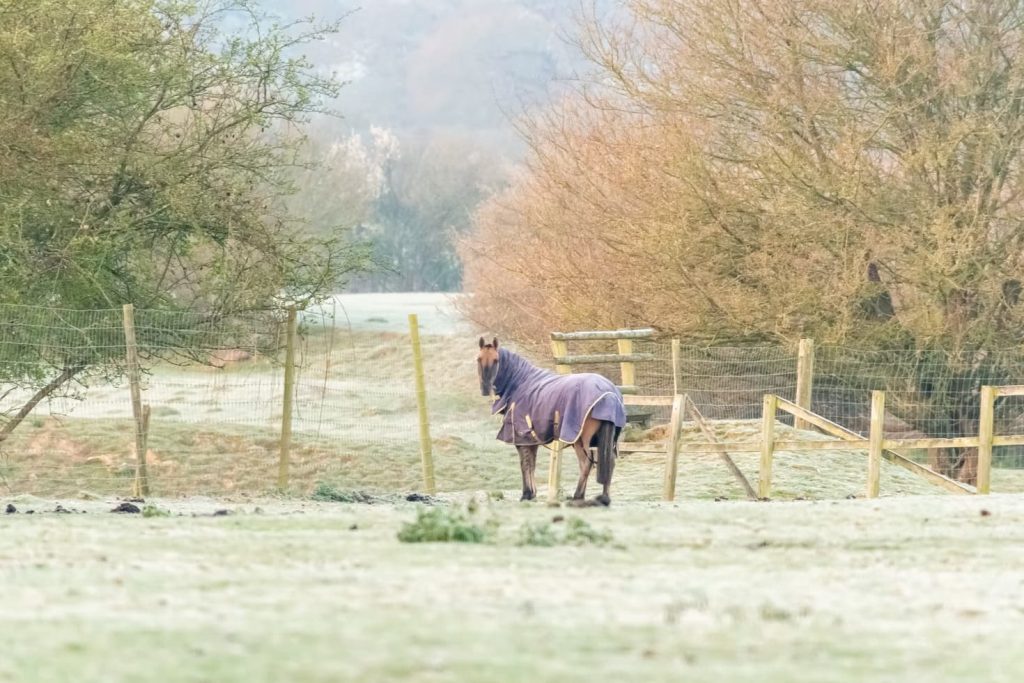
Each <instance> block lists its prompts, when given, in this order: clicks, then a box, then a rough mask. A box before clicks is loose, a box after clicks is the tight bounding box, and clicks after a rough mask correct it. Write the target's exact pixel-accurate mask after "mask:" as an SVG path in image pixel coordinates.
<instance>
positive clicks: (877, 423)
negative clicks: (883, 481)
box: [868, 390, 885, 498]
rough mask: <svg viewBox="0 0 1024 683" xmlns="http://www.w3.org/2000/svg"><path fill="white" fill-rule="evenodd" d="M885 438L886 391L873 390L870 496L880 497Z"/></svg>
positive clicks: (870, 441) (869, 450) (869, 475)
mask: <svg viewBox="0 0 1024 683" xmlns="http://www.w3.org/2000/svg"><path fill="white" fill-rule="evenodd" d="M884 440H885V392H884V391H877V390H876V391H872V392H871V431H870V432H869V433H868V498H878V490H879V480H880V478H881V474H882V445H883V442H884Z"/></svg>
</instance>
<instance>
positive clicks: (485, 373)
mask: <svg viewBox="0 0 1024 683" xmlns="http://www.w3.org/2000/svg"><path fill="white" fill-rule="evenodd" d="M476 374H477V376H478V377H479V378H480V393H481V394H483V395H484V396H493V395H494V384H495V382H496V381H497V379H498V339H497V337H495V338H494V340H492V341H491V343H490V344H488V343H487V342H485V341H484V338H483V337H480V352H479V353H477V354H476Z"/></svg>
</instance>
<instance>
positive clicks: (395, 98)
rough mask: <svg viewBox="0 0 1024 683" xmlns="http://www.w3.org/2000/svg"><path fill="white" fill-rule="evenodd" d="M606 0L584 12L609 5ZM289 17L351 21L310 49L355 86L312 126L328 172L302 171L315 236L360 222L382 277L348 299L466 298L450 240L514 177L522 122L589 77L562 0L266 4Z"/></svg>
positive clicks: (314, 145)
mask: <svg viewBox="0 0 1024 683" xmlns="http://www.w3.org/2000/svg"><path fill="white" fill-rule="evenodd" d="M608 4H609V3H608V2H603V3H597V4H596V5H594V4H588V5H587V6H586V8H587V11H592V10H595V9H596V10H598V11H600V9H601V6H602V5H608ZM262 8H263V9H264V10H265V11H266V12H267V13H268V14H270V15H272V16H274V17H276V18H279V19H280V21H282V22H288V21H294V20H297V19H300V18H304V17H308V16H310V15H315V16H316V17H317V18H318V19H321V20H328V21H329V20H334V19H338V18H342V17H343V21H342V26H341V31H340V33H338V34H337V35H335V36H333V37H332V38H331V39H329V40H327V41H324V42H320V43H315V44H313V45H310V46H307V48H308V49H307V50H306V55H307V57H308V58H309V59H310V60H311V61H312V62H313V63H314V64H315V66H316V67H317V68H318V69H321V70H324V71H325V72H333V73H335V74H337V75H338V76H339V77H340V78H341V79H342V80H344V81H346V82H347V85H346V86H345V87H344V88H343V90H342V92H341V95H340V97H339V98H338V100H337V103H336V108H337V110H338V112H339V113H340V114H341V116H342V118H326V117H324V118H320V119H318V120H316V121H315V122H314V123H313V125H312V126H311V127H310V132H309V135H310V147H309V151H310V154H311V155H312V156H313V157H314V158H315V159H316V160H318V161H321V162H324V168H322V169H320V170H318V171H316V172H310V173H305V174H299V177H297V178H296V182H297V184H298V186H299V193H298V195H297V196H296V197H295V198H294V201H295V203H296V205H295V207H294V208H295V209H296V210H297V211H298V212H299V213H300V214H303V215H305V216H307V217H308V220H309V222H310V228H311V229H312V230H314V231H315V230H326V229H328V228H329V227H330V226H332V225H343V226H352V228H353V233H354V235H355V236H356V237H357V238H360V239H363V240H367V241H369V242H370V243H372V245H373V249H374V256H375V260H376V261H377V263H378V265H379V269H378V270H377V271H376V272H374V273H373V274H371V275H368V276H364V277H361V278H359V279H357V280H356V281H354V282H353V283H352V284H351V285H350V287H349V289H350V290H352V291H393V292H398V291H457V290H459V289H460V287H461V269H460V266H459V263H458V259H457V258H456V256H455V252H454V248H453V241H454V239H455V237H456V236H457V235H459V234H462V233H464V232H465V231H466V230H468V228H469V226H470V223H471V220H472V214H473V211H474V209H475V207H476V206H478V205H479V204H480V202H481V201H483V200H485V199H486V198H488V197H489V196H491V195H493V194H494V193H495V192H498V191H500V190H501V189H502V188H503V187H504V186H505V185H506V183H507V181H508V179H509V177H510V174H511V173H512V171H513V169H514V168H515V165H516V164H517V163H518V162H519V161H520V160H521V159H522V157H523V155H524V153H525V146H524V144H523V143H522V141H521V140H520V139H519V137H518V136H517V134H516V130H515V122H516V119H517V118H518V117H520V116H522V115H523V113H524V112H526V111H529V110H530V109H533V108H535V107H539V106H542V105H545V104H548V103H550V102H552V101H553V100H555V99H556V98H558V97H559V95H560V93H562V92H564V91H565V89H567V88H568V87H570V85H571V83H572V82H573V81H574V80H576V79H577V78H579V77H580V75H581V74H584V73H585V72H586V64H585V62H584V59H583V56H582V54H581V53H580V51H579V50H578V48H577V47H576V45H575V44H574V42H573V34H574V32H575V29H576V26H577V22H578V18H579V16H580V12H581V10H582V8H581V5H579V4H577V3H575V2H566V0H367V1H366V2H364V3H362V4H360V3H357V2H349V1H347V0H342V1H340V2H339V1H338V0H263V2H262Z"/></svg>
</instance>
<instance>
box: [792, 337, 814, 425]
mask: <svg viewBox="0 0 1024 683" xmlns="http://www.w3.org/2000/svg"><path fill="white" fill-rule="evenodd" d="M813 391H814V340H813V339H801V340H800V349H799V351H798V352H797V357H796V400H795V401H794V403H796V404H797V405H798V406H800V407H801V408H803V409H805V410H810V409H811V394H812V393H813ZM793 427H794V428H796V429H810V428H811V425H810V423H808V422H806V421H804V420H802V419H800V418H795V419H794V420H793Z"/></svg>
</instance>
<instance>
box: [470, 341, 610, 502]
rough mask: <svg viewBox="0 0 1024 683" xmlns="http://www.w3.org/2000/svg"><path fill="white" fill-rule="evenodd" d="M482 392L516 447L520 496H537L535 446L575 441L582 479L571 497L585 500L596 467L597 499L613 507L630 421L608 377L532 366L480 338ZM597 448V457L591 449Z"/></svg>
mask: <svg viewBox="0 0 1024 683" xmlns="http://www.w3.org/2000/svg"><path fill="white" fill-rule="evenodd" d="M476 363H477V375H478V376H479V378H480V393H481V394H483V395H484V396H488V397H491V398H492V401H493V402H492V404H491V413H492V414H500V415H502V416H503V419H502V425H501V429H500V430H499V431H498V437H497V438H498V439H499V440H500V441H504V442H506V443H509V444H512V445H513V446H515V448H516V450H517V451H518V452H519V466H520V469H521V470H522V474H523V495H522V497H521V498H520V500H525V501H528V500H533V499H534V498H536V497H537V487H536V484H535V483H534V472H535V470H536V469H537V448H538V447H539V446H547V445H549V444H551V443H552V442H554V441H556V440H557V441H561V442H563V443H569V444H572V447H573V450H575V451H576V458H577V460H578V461H579V467H580V479H579V482H578V483H577V484H576V491H575V493H573V496H572V500H573V501H574V502H575V503H576V504H582V501H583V500H584V498H585V497H586V492H587V480H588V479H589V478H590V470H591V468H592V467H593V466H594V465H595V464H596V465H597V482H598V483H599V484H601V485H602V486H603V487H604V490H603V491H602V493H601V495H599V496H597V497H596V498H595V499H594V500H595V502H596V503H598V504H601V505H610V504H611V496H610V493H609V490H610V488H611V483H612V473H613V472H614V471H615V459H616V458H617V457H618V440H619V435H620V434H621V433H622V428H623V427H625V425H626V408H625V405H624V404H623V401H622V393H621V392H620V391H619V388H618V387H616V386H615V385H614V384H613V383H612V382H611V381H610V380H609V379H608V378H606V377H604V376H602V375H598V374H594V373H579V374H575V375H557V374H555V373H553V372H549V371H547V370H543V369H541V368H538V367H536V366H534V365H532V364H531V363H530V362H529V361H527V360H526V359H525V358H523V357H522V356H520V355H518V354H516V353H513V352H512V351H509V350H508V349H506V348H505V347H503V346H502V347H500V348H499V346H498V340H497V338H495V339H494V340H493V341H491V342H490V343H487V342H485V341H484V338H483V337H481V338H480V351H479V352H478V353H477V360H476ZM594 447H596V448H597V454H598V455H597V459H596V460H595V459H594V457H593V456H592V455H591V450H590V449H591V448H594Z"/></svg>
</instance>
